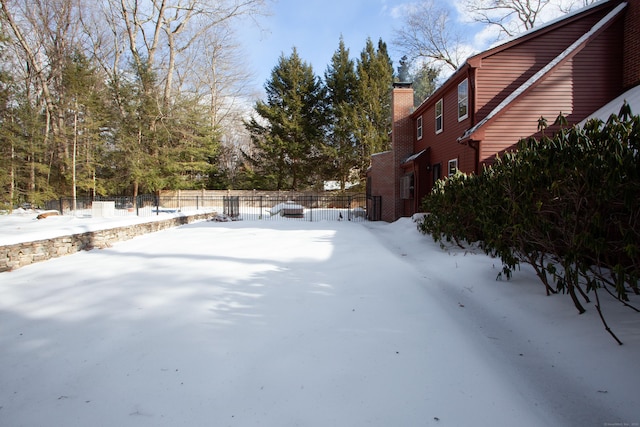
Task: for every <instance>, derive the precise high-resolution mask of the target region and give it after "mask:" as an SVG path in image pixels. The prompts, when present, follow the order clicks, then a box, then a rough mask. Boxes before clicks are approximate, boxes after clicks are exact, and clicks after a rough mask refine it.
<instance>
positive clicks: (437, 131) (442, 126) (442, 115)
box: [434, 98, 444, 135]
mask: <svg viewBox="0 0 640 427" xmlns="http://www.w3.org/2000/svg"><path fill="white" fill-rule="evenodd" d="M438 104H440V115H438ZM434 109H435V111H434V113H435V116H436V119H435V128H436V135H437V134H439V133H442V129H444V103H443V102H442V98H440V99H439V100H438V102H436V105H435V107H434ZM438 117H440V129H438Z"/></svg>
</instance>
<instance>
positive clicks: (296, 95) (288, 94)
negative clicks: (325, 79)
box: [246, 48, 326, 190]
mask: <svg viewBox="0 0 640 427" xmlns="http://www.w3.org/2000/svg"><path fill="white" fill-rule="evenodd" d="M265 90H266V93H267V100H266V102H263V101H258V102H257V103H256V105H255V112H256V114H257V115H258V116H259V118H258V117H254V118H252V119H251V120H250V121H249V122H248V123H247V124H246V126H247V129H248V130H249V132H250V133H251V139H252V142H253V144H254V147H253V148H254V153H253V154H252V155H251V156H250V161H251V162H252V164H253V165H254V168H255V169H254V170H255V171H256V172H257V173H258V176H261V177H262V178H263V180H262V182H258V184H260V185H262V186H265V187H267V188H275V189H278V190H280V189H293V190H298V189H301V188H303V187H308V186H310V185H312V184H313V180H314V178H317V177H318V172H319V170H320V167H321V162H322V160H323V151H324V150H323V149H322V142H323V132H324V128H325V122H326V119H325V111H324V110H325V106H324V97H325V89H324V87H323V86H322V84H321V81H320V79H319V78H318V77H316V76H315V75H314V73H313V68H312V67H311V65H308V64H307V63H306V62H304V61H302V60H301V59H300V57H299V55H298V52H297V50H296V49H295V48H294V49H293V52H292V53H291V56H289V57H285V56H284V55H281V56H280V59H279V60H278V65H276V66H275V67H274V68H273V70H272V72H271V80H269V81H268V82H267V83H266V84H265Z"/></svg>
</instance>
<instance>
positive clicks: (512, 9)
mask: <svg viewBox="0 0 640 427" xmlns="http://www.w3.org/2000/svg"><path fill="white" fill-rule="evenodd" d="M463 3H464V8H465V10H466V12H467V13H469V15H470V17H471V19H472V20H474V21H476V22H479V23H482V24H486V25H489V26H495V27H497V28H499V29H500V32H501V33H502V34H505V35H506V36H509V37H511V36H514V35H515V34H517V33H519V32H521V31H526V30H530V29H532V28H533V27H534V26H535V25H536V23H537V21H538V19H539V17H540V14H541V13H542V10H543V9H544V8H545V7H547V6H548V5H549V4H550V3H552V0H464V2H463Z"/></svg>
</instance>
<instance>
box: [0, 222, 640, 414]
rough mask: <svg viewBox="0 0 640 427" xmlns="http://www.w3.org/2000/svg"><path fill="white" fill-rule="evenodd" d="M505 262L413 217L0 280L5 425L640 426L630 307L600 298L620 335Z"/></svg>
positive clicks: (122, 247) (171, 240)
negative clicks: (501, 275) (436, 238)
mask: <svg viewBox="0 0 640 427" xmlns="http://www.w3.org/2000/svg"><path fill="white" fill-rule="evenodd" d="M50 219H53V218H47V219H46V220H43V221H47V222H41V223H40V224H39V225H38V226H37V227H44V225H45V224H48V225H49V226H48V228H45V229H44V230H46V232H48V233H51V232H52V231H51V230H52V229H54V228H56V227H54V226H53V225H54V222H49V220H50ZM53 221H60V224H63V223H64V222H65V221H64V220H61V219H59V218H58V219H53ZM121 221H123V220H122V219H121V220H120V222H119V224H120V223H121ZM9 222H10V217H7V216H4V217H0V236H1V240H0V244H6V243H5V242H6V241H7V240H8V237H6V236H9V234H11V236H12V237H11V240H12V241H15V240H16V239H20V236H23V237H24V238H27V237H26V236H33V235H37V233H38V232H37V230H33V229H32V231H27V229H24V231H25V232H24V233H23V234H21V233H20V232H16V231H15V230H16V226H17V225H16V223H17V222H18V220H15V222H14V223H13V224H12V225H8V223H9ZM25 222H26V221H25ZM66 222H67V226H66V227H67V231H68V230H69V227H72V228H73V229H81V230H83V231H87V229H89V228H92V229H95V228H96V227H100V226H101V225H99V224H98V223H99V222H100V221H97V220H94V221H93V223H91V224H89V221H88V222H83V220H82V219H80V218H73V219H67V220H66ZM70 223H72V224H70ZM3 224H5V225H3ZM25 227H26V226H25ZM32 227H34V228H37V227H36V226H35V225H32ZM27 228H28V227H27ZM5 230H7V231H8V230H13V231H12V232H11V233H9V232H7V233H6V234H5ZM42 233H43V234H44V231H42ZM499 267H500V265H499V261H497V260H494V259H491V258H488V257H486V256H484V255H481V254H474V253H469V252H465V251H462V250H459V249H451V250H450V251H449V252H446V251H443V250H442V249H440V247H439V246H438V245H437V244H435V243H433V242H432V241H431V239H430V238H429V237H425V236H423V235H421V234H420V233H418V232H417V231H416V227H415V224H414V223H413V222H412V221H411V220H410V219H402V220H399V221H397V222H395V223H393V224H386V223H382V222H378V223H370V222H357V223H354V222H349V221H324V222H305V221H296V220H291V221H289V220H282V221H238V222H200V223H195V224H190V225H186V226H182V227H178V228H174V229H170V230H165V231H161V232H157V233H153V234H148V235H145V236H141V237H138V238H135V239H132V240H129V241H126V242H121V243H116V244H114V245H113V247H112V248H107V249H102V250H97V249H96V250H92V251H88V252H82V253H78V254H75V255H71V256H67V257H63V258H58V259H54V260H50V261H46V262H42V263H39V264H33V265H30V266H27V267H23V268H21V269H19V270H16V271H12V272H5V273H0V384H1V386H0V425H2V426H176V425H184V426H258V425H260V426H364V425H367V426H429V425H437V426H536V427H537V426H605V425H620V426H623V425H628V426H633V425H638V423H639V422H640V406H639V405H638V384H640V373H639V370H638V368H637V363H638V356H639V355H640V317H639V315H638V314H636V313H634V312H630V311H629V309H625V308H624V307H621V306H620V305H619V304H616V303H615V302H614V301H610V300H609V299H606V301H602V304H603V308H604V313H605V315H606V316H607V321H608V322H609V324H610V326H611V327H612V329H613V330H614V332H615V333H616V334H617V336H618V337H619V338H620V339H621V340H622V341H624V345H622V346H619V345H617V344H616V343H615V342H614V340H613V339H612V338H611V337H610V336H609V335H608V334H607V333H606V331H605V330H604V328H603V326H602V324H601V322H600V319H599V317H598V314H597V312H596V310H595V308H594V307H593V304H589V305H588V306H587V308H588V311H587V313H585V314H583V315H578V314H577V312H576V311H575V309H573V306H572V303H571V300H570V298H569V297H568V296H566V295H555V296H551V297H547V296H546V295H545V292H544V289H543V286H542V285H541V284H539V283H538V281H537V279H535V276H534V275H533V273H532V272H531V271H530V270H528V269H526V268H523V269H522V271H519V272H516V274H515V275H514V277H513V279H512V280H511V281H496V276H497V274H498V271H499ZM601 297H604V295H601ZM634 302H635V303H636V305H640V304H638V303H639V302H640V301H638V298H637V297H636V298H635V301H634Z"/></svg>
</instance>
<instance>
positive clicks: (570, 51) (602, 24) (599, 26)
mask: <svg viewBox="0 0 640 427" xmlns="http://www.w3.org/2000/svg"><path fill="white" fill-rule="evenodd" d="M626 6H627V3H624V2H623V3H620V4H619V5H618V6H616V7H615V8H614V9H613V10H611V11H610V12H609V13H608V14H607V15H606V16H605V17H603V18H602V19H601V20H600V21H598V22H597V23H596V24H595V25H594V26H593V27H591V29H590V30H589V31H587V32H586V33H585V34H583V35H582V36H581V37H579V38H578V39H577V40H576V41H575V42H573V43H572V44H571V45H570V46H569V47H567V48H566V49H565V50H564V51H563V52H561V53H560V54H559V55H558V56H556V57H555V58H553V59H552V60H551V61H550V62H549V63H548V64H547V65H546V66H544V67H543V68H541V69H540V70H539V71H538V72H537V73H535V74H534V75H533V76H531V77H530V78H529V79H528V80H527V81H526V82H524V83H523V84H522V85H520V87H518V88H516V90H514V91H513V92H511V93H510V94H509V95H508V96H507V97H506V98H505V99H503V100H502V102H501V103H500V104H498V105H497V106H496V107H495V108H494V109H493V110H492V111H491V112H490V113H489V114H487V116H486V117H485V118H484V119H482V120H481V121H480V122H478V123H477V124H476V125H475V126H473V127H472V128H470V129H468V130H467V131H466V132H465V133H464V134H463V135H462V136H461V137H460V138H458V141H464V140H467V139H472V138H473V135H474V134H475V133H476V132H478V131H479V130H480V129H481V128H482V127H483V126H485V125H486V124H487V123H489V122H490V121H492V120H493V119H494V118H495V117H497V116H498V115H499V114H500V113H501V112H502V111H504V110H505V109H506V108H507V107H508V106H509V105H511V104H512V103H513V102H515V101H516V100H517V99H518V98H519V97H520V96H521V95H522V94H523V93H525V92H527V91H528V90H529V89H530V88H532V87H533V86H535V85H536V84H537V83H538V82H540V81H541V80H542V79H543V78H544V77H545V76H546V75H548V74H549V73H551V71H552V70H554V69H555V68H556V67H558V66H559V65H560V64H563V63H564V62H566V61H567V60H568V59H570V58H572V57H573V56H575V55H576V54H577V53H578V52H579V51H580V50H582V48H583V47H584V46H585V45H586V44H587V43H588V42H589V41H590V40H591V39H593V38H594V37H595V36H597V35H598V34H599V33H600V32H601V31H602V30H603V29H604V28H606V27H607V26H608V24H609V23H611V22H612V21H613V20H614V19H615V18H616V17H617V16H618V15H619V14H620V13H621V12H622V11H623V10H624V8H625V7H626Z"/></svg>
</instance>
